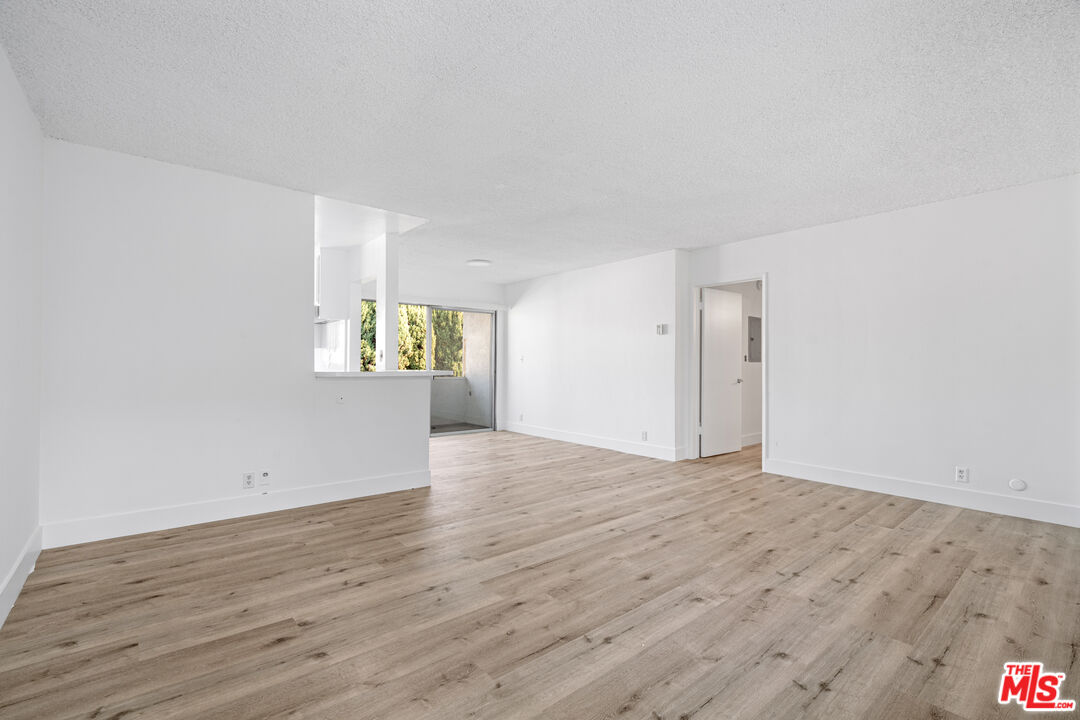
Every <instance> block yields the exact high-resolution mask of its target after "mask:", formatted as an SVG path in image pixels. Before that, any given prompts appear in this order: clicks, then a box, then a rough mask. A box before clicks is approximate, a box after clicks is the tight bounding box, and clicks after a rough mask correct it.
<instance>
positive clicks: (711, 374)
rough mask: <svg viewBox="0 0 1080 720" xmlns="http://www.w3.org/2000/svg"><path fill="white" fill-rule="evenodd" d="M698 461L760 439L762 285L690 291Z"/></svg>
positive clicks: (752, 282) (739, 284)
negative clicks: (694, 294) (694, 341)
mask: <svg viewBox="0 0 1080 720" xmlns="http://www.w3.org/2000/svg"><path fill="white" fill-rule="evenodd" d="M696 292H697V293H698V298H697V318H696V327H697V330H698V332H697V337H698V342H697V358H696V359H697V366H698V373H697V380H698V382H697V398H696V399H697V403H696V405H697V414H698V416H697V426H698V438H697V440H698V442H697V451H698V457H710V456H713V455H722V454H725V453H731V452H738V451H739V450H742V449H743V448H745V447H750V446H752V445H756V444H759V443H761V442H762V438H763V435H764V432H763V431H764V423H763V419H764V384H765V383H764V381H765V372H764V370H765V367H764V365H765V353H764V339H765V338H764V333H763V331H764V309H765V302H764V300H765V293H764V281H763V279H760V280H749V281H745V282H737V283H727V284H722V285H714V286H708V287H700V288H698V289H697V290H696Z"/></svg>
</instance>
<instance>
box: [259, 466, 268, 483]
mask: <svg viewBox="0 0 1080 720" xmlns="http://www.w3.org/2000/svg"><path fill="white" fill-rule="evenodd" d="M268 485H270V471H269V470H263V471H262V472H261V473H259V487H267V486H268Z"/></svg>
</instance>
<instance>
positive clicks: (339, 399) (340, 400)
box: [335, 395, 345, 405]
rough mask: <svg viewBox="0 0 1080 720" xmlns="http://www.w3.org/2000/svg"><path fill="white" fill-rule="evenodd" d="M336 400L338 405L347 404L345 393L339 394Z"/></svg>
mask: <svg viewBox="0 0 1080 720" xmlns="http://www.w3.org/2000/svg"><path fill="white" fill-rule="evenodd" d="M335 401H336V402H337V404H338V405H344V404H345V396H344V395H338V396H337V398H336V400H335Z"/></svg>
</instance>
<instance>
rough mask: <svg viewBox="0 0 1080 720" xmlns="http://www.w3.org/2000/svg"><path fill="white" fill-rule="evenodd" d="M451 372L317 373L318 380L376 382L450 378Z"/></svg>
mask: <svg viewBox="0 0 1080 720" xmlns="http://www.w3.org/2000/svg"><path fill="white" fill-rule="evenodd" d="M453 374H454V373H453V371H451V370H383V371H379V372H317V373H315V377H316V379H334V378H339V379H345V380H374V379H375V378H431V377H449V376H452V375H453Z"/></svg>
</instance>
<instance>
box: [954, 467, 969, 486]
mask: <svg viewBox="0 0 1080 720" xmlns="http://www.w3.org/2000/svg"><path fill="white" fill-rule="evenodd" d="M955 480H956V482H958V483H967V482H971V468H966V467H960V466H959V465H957V466H956V476H955Z"/></svg>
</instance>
